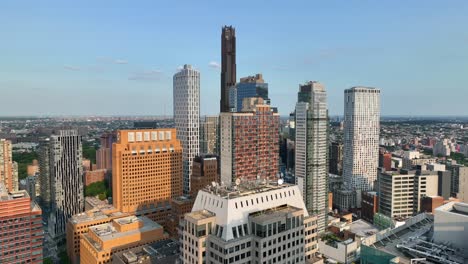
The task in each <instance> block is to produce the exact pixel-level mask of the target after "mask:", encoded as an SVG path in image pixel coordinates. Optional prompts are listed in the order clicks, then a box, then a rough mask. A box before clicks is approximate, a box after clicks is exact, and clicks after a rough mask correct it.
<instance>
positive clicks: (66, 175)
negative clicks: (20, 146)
mask: <svg viewBox="0 0 468 264" xmlns="http://www.w3.org/2000/svg"><path fill="white" fill-rule="evenodd" d="M40 148H41V150H40V156H39V157H40V160H41V161H40V177H39V178H40V190H41V194H40V195H41V198H42V202H43V204H44V207H45V212H46V213H47V215H48V228H49V234H50V235H51V237H52V238H55V239H59V238H63V237H65V225H66V223H67V221H68V219H69V218H70V217H72V216H73V215H75V214H78V213H81V212H83V211H84V189H83V187H84V184H83V166H82V164H83V162H82V147H81V136H80V135H79V134H78V131H77V130H59V131H58V132H57V133H56V134H53V135H51V136H50V137H49V138H48V139H45V140H43V141H42V142H41V147H40Z"/></svg>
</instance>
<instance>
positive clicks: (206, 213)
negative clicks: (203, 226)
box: [186, 210, 215, 220]
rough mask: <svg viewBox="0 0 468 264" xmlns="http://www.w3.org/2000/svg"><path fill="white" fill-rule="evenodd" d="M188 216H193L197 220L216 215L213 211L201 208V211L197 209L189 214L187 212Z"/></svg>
mask: <svg viewBox="0 0 468 264" xmlns="http://www.w3.org/2000/svg"><path fill="white" fill-rule="evenodd" d="M186 216H188V217H191V218H193V219H195V220H203V219H207V218H210V217H213V216H215V214H213V213H212V212H209V211H207V210H201V211H195V212H191V213H188V214H186Z"/></svg>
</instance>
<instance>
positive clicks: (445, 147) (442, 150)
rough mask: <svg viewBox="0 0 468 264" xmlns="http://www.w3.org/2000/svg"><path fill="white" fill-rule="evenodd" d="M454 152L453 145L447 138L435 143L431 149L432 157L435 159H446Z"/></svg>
mask: <svg viewBox="0 0 468 264" xmlns="http://www.w3.org/2000/svg"><path fill="white" fill-rule="evenodd" d="M452 151H455V144H454V143H453V142H452V141H451V140H450V139H447V138H444V139H442V140H439V141H437V143H435V145H434V147H433V148H432V155H434V156H435V157H439V156H441V157H448V156H450V153H451V152H452Z"/></svg>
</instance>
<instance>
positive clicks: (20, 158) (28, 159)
mask: <svg viewBox="0 0 468 264" xmlns="http://www.w3.org/2000/svg"><path fill="white" fill-rule="evenodd" d="M38 158H39V155H38V154H37V152H35V151H31V152H18V153H13V161H16V162H17V163H18V178H19V179H20V180H21V179H24V178H26V177H27V176H28V165H29V164H31V163H32V162H33V160H35V159H38Z"/></svg>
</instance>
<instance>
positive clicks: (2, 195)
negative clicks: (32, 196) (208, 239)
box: [0, 183, 29, 201]
mask: <svg viewBox="0 0 468 264" xmlns="http://www.w3.org/2000/svg"><path fill="white" fill-rule="evenodd" d="M21 198H29V194H28V192H27V191H25V190H20V191H17V192H8V190H7V188H6V186H5V185H4V184H3V183H0V201H11V200H15V199H21Z"/></svg>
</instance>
